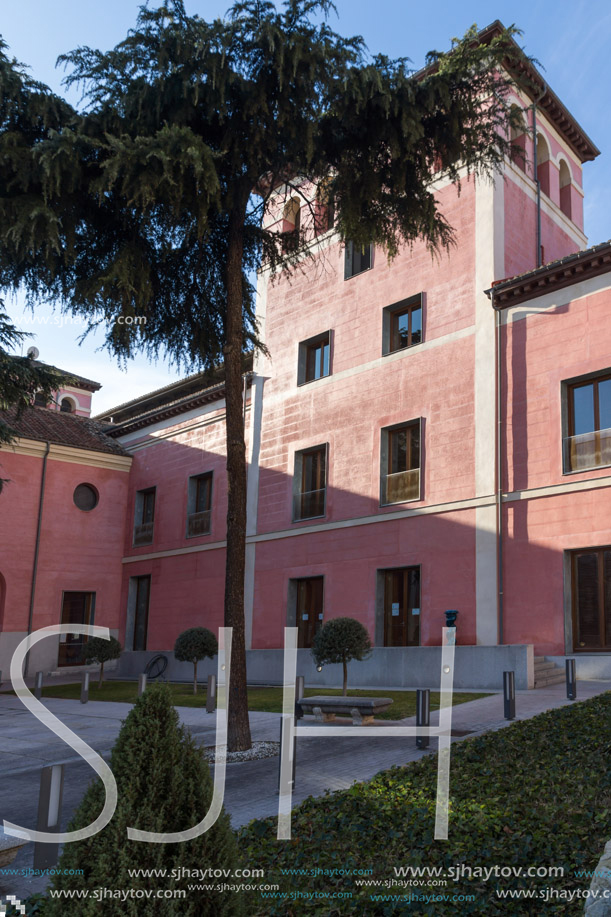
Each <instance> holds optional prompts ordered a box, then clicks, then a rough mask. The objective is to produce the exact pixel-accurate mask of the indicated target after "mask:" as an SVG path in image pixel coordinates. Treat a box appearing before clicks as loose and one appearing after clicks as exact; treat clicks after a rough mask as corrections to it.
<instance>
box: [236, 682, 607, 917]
mask: <svg viewBox="0 0 611 917" xmlns="http://www.w3.org/2000/svg"><path fill="white" fill-rule="evenodd" d="M436 779H437V756H436V755H431V756H428V757H426V758H423V759H421V760H420V761H418V762H415V763H411V764H408V765H406V766H405V767H395V768H392V769H391V770H388V771H384V772H382V773H380V774H378V775H377V776H376V777H375V778H374V779H373V780H372V781H370V782H368V783H358V784H355V785H354V786H353V787H352V788H351V789H349V790H345V791H340V792H335V793H329V794H327V795H326V796H324V797H322V798H317V799H314V798H312V797H310V798H309V799H307V800H306V801H305V802H304V803H303V804H302V805H301V806H300V807H299V808H298V809H296V810H295V811H294V812H293V820H292V840H290V841H278V840H277V839H276V829H277V820H276V819H274V818H269V819H265V820H262V821H255V822H251V824H250V825H248V826H247V827H246V828H244V829H243V830H242V832H241V834H240V847H241V853H242V857H243V858H244V859H245V861H247V862H248V864H249V865H250V866H251V867H253V866H255V865H256V866H262V867H264V868H265V871H266V878H265V881H266V882H277V883H279V884H280V886H281V889H282V891H283V892H286V893H287V895H288V896H292V897H287V898H285V899H284V900H278V899H275V900H272V899H269V898H267V899H265V900H261V899H259V902H258V903H255V902H254V901H252V902H251V904H252V912H253V913H257V914H261V915H263V914H266V915H268V914H269V915H274V914H277V915H301V914H304V915H310V914H317V915H325V917H331V915H335V914H355V915H357V914H359V915H360V914H367V915H369V914H374V915H402V914H406V915H408V914H409V915H410V917H411V915H416V914H421V915H434V917H438V915H445V914H452V915H456V914H461V915H466V914H477V915H481V914H486V915H487V917H488V915H490V917H492V915H496V914H505V915H506V914H512V915H514V914H515V915H528V917H531V915H533V914H537V915H539V914H554V915H564V914H575V915H577V914H582V913H583V908H584V903H585V902H584V899H583V898H577V897H573V900H572V901H571V900H569V895H570V893H571V892H572V893H574V892H575V891H576V890H579V889H582V890H583V889H587V888H588V887H589V884H590V880H589V878H587V877H581V876H578V875H576V874H575V873H576V871H579V870H582V869H594V867H595V865H596V863H597V861H598V858H599V857H600V855H601V852H602V850H603V848H604V844H605V841H606V840H607V839H608V838H609V837H611V692H608V693H606V694H604V695H601V696H599V697H596V698H593V699H591V700H588V701H585V702H581V703H575V704H573V705H571V706H567V707H564V708H561V709H558V710H554V711H551V712H549V713H544V714H541V715H539V716H536V717H534V718H533V719H530V720H526V721H525V722H518V723H514V724H512V725H511V726H508V727H507V728H504V729H501V730H499V731H498V732H494V733H488V734H486V735H484V736H481V737H478V738H473V739H467V740H465V741H463V742H460V743H456V744H454V745H453V746H452V758H451V776H450V823H449V838H448V840H447V841H435V840H434V838H433V831H434V815H435V790H436ZM460 864H465V865H467V866H471V867H479V868H480V869H481V868H482V867H487V868H488V869H490V868H493V867H495V866H501V867H512V866H513V867H523V868H524V869H527V868H528V867H542V866H554V867H559V866H560V867H563V869H564V876H563V877H554V878H548V877H538V878H536V877H532V878H524V877H511V878H507V877H505V878H503V877H499V878H495V877H494V874H491V876H490V878H489V879H488V881H485V879H484V877H483V876H481V877H479V878H478V877H477V874H474V876H472V878H471V880H469V879H468V878H462V879H460V880H456V881H452V880H449V882H448V884H447V885H446V886H443V887H439V886H437V887H436V888H433V889H428V890H427V889H426V888H425V887H422V886H420V887H415V886H412V887H411V888H407V887H405V888H401V887H400V886H398V885H396V886H395V887H394V888H392V887H384V888H382V887H380V888H372V887H369V888H363V887H361V888H359V887H358V886H357V885H356V884H355V881H354V875H341V874H336V875H335V876H330V875H329V871H330V870H334V869H336V870H344V871H351V870H367V869H373V874H372V875H370V876H368V877H367V878H368V879H378V880H380V881H384V880H389V884H390V885H392V883H393V881H394V878H393V877H394V871H393V868H394V867H395V866H408V865H411V866H432V867H436V866H437V867H442V868H444V869H447V868H449V867H456V866H460ZM287 869H299V870H302V871H304V872H303V873H302V874H300V875H297V876H291V877H287V876H285V875H282V872H281V870H287ZM316 870H321V872H320V873H319V874H318V875H316V874H315V872H316ZM307 871H309V872H310V873H311V874H310V875H306V874H305V872H307ZM325 871H326V872H325ZM549 888H551V889H553V890H554V891H552V892H551V893H549V892H546V891H545V889H549ZM497 889H501V890H519V889H531V890H534V891H535V892H536V893H537V894H542V895H548V899H547V900H545V898H544V897H543V898H538V899H526V900H525V899H522V900H519V899H516V898H514V899H505V900H502V899H500V898H499V897H497V894H496V892H497ZM410 891H411V892H412V893H418V894H423V895H424V894H429V895H430V894H435V893H436V894H437V897H438V896H441V895H446V896H450V897H451V896H453V895H463V896H467V895H468V896H473V897H474V900H472V901H467V900H464V899H463V900H460V901H457V900H452V901H449V900H429V901H418V900H411V901H408V900H406V899H400V897H397V898H396V899H395V900H394V901H386V902H383V901H380V900H378V901H375V900H374V898H373V896H374V895H376V894H386V895H395V896H402V895H405V894H409V893H410ZM337 893H341V894H345V893H351V895H352V897H350V898H342V899H338V898H331V897H325V896H328V895H334V894H337ZM306 894H313V895H317V897H312V898H307V897H305V895H306ZM550 895H553V896H554V897H550Z"/></svg>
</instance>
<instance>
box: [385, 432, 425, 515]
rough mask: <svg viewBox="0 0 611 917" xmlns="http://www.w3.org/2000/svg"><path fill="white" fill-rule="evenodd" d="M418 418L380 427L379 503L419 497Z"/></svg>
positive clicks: (397, 501)
mask: <svg viewBox="0 0 611 917" xmlns="http://www.w3.org/2000/svg"><path fill="white" fill-rule="evenodd" d="M420 428H421V423H420V420H412V421H410V422H409V423H405V424H398V425H397V426H395V427H386V428H385V429H383V430H382V448H381V459H382V467H381V475H380V477H381V481H380V485H381V486H380V503H381V504H382V506H384V505H387V504H389V503H405V502H406V501H408V500H420Z"/></svg>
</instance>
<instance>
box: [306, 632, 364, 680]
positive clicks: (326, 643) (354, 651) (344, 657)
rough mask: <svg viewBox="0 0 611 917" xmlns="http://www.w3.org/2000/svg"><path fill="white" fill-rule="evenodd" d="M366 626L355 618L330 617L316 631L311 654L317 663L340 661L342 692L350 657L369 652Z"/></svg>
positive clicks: (357, 656)
mask: <svg viewBox="0 0 611 917" xmlns="http://www.w3.org/2000/svg"><path fill="white" fill-rule="evenodd" d="M371 648H372V647H371V640H370V637H369V634H368V632H367V628H366V627H364V625H363V624H361V622H360V621H357V620H356V619H355V618H331V620H330V621H327V622H326V624H323V626H322V627H321V628H320V629H319V630H317V631H316V634H315V636H314V642H313V644H312V656H313V657H314V661H315V662H316V664H317V665H320V666H323V665H330V664H333V663H340V662H341V664H342V666H343V674H344V684H343V693H344V695H345V694H346V691H347V687H348V663H349V662H350V660H351V659H359V660H360V659H366V658H367V656H369V655H370V653H371Z"/></svg>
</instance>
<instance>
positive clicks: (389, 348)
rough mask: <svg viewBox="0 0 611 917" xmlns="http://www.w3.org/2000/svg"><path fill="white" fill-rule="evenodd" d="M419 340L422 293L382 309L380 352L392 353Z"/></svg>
mask: <svg viewBox="0 0 611 917" xmlns="http://www.w3.org/2000/svg"><path fill="white" fill-rule="evenodd" d="M421 342H422V293H418V295H417V296H411V297H410V298H409V299H404V300H402V302H399V303H395V304H394V305H393V306H387V307H386V309H384V312H383V327H382V353H384V354H387V353H394V352H395V351H396V350H403V349H404V348H405V347H413V346H414V344H420V343H421Z"/></svg>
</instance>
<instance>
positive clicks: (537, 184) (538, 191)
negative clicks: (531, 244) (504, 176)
mask: <svg viewBox="0 0 611 917" xmlns="http://www.w3.org/2000/svg"><path fill="white" fill-rule="evenodd" d="M546 92H547V83H546V82H545V81H543V88H542V90H541V92H540V93H539V95H538V96H537V98H536V99H535V100H534V102H533V104H532V110H533V159H534V163H533V168H534V179H535V189H536V192H535V193H536V200H537V205H536V207H537V267H541V264H542V261H543V259H542V257H541V182H540V181H539V165H538V163H537V102H540V101H541V99H542V98H543V96H544V95H545V93H546Z"/></svg>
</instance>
